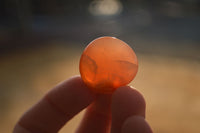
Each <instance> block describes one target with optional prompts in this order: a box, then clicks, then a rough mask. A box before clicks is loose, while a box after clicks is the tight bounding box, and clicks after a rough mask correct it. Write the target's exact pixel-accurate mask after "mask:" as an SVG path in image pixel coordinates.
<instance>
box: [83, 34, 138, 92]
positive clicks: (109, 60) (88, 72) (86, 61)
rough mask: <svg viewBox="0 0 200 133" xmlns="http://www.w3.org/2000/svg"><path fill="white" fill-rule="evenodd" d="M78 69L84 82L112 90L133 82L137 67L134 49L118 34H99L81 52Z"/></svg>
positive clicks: (103, 89) (96, 90) (98, 88)
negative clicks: (116, 35) (98, 36)
mask: <svg viewBox="0 0 200 133" xmlns="http://www.w3.org/2000/svg"><path fill="white" fill-rule="evenodd" d="M79 70H80V74H81V77H82V79H83V81H84V83H85V84H86V85H87V86H88V87H89V88H90V89H92V90H93V91H95V92H96V93H112V92H113V91H114V90H116V89H117V88H118V87H120V86H124V85H127V84H128V83H130V82H131V81H132V80H133V79H134V77H135V76H136V73H137V71H138V61H137V57H136V54H135V52H134V51H133V49H132V48H131V47H130V46H129V45H128V44H126V43H125V42H123V41H121V40H119V39H117V38H115V37H108V36H105V37H100V38H97V39H95V40H93V41H92V42H90V43H89V44H88V46H87V47H86V48H85V50H84V51H83V53H82V55H81V59H80V64H79Z"/></svg>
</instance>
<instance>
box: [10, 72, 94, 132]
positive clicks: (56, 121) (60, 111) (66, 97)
mask: <svg viewBox="0 0 200 133" xmlns="http://www.w3.org/2000/svg"><path fill="white" fill-rule="evenodd" d="M94 99H95V94H93V93H92V92H91V91H90V89H88V88H87V87H86V85H85V84H84V83H83V81H82V79H81V78H80V76H75V77H72V78H70V79H68V80H66V81H64V82H63V83H61V84H59V85H58V86H56V87H55V88H54V89H52V90H51V91H49V92H48V93H47V94H46V95H45V96H44V97H43V98H42V99H41V100H40V101H39V102H38V103H37V104H36V105H34V106H33V107H32V108H31V109H29V110H28V111H27V112H26V113H25V114H24V115H23V116H22V118H21V119H20V120H19V122H18V123H17V125H16V127H15V129H14V133H19V132H20V131H22V130H21V129H26V130H27V131H30V132H37V133H40V132H46V133H55V132H58V130H59V129H60V128H61V127H62V126H63V125H64V124H65V123H66V122H67V121H69V120H70V119H71V118H72V117H73V116H74V115H76V114H77V113H79V112H80V111H81V110H82V109H84V108H86V107H87V106H88V105H89V104H90V103H91V102H92V101H93V100H94ZM20 133H21V132H20Z"/></svg>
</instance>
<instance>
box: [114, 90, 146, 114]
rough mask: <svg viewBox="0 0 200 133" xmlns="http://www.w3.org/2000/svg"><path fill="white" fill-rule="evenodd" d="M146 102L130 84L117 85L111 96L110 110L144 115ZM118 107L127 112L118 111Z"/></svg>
mask: <svg viewBox="0 0 200 133" xmlns="http://www.w3.org/2000/svg"><path fill="white" fill-rule="evenodd" d="M145 108H146V103H145V99H144V97H143V96H142V94H141V93H140V92H139V91H137V90H136V89H134V88H132V87H130V86H122V87H119V88H118V89H117V90H116V91H115V92H114V93H113V96H112V110H113V111H114V113H115V112H116V111H117V112H119V113H128V112H130V113H131V114H135V115H141V116H143V117H145ZM119 109H120V110H121V109H122V110H124V109H127V110H126V111H128V112H120V111H119ZM124 111H125V110H124Z"/></svg>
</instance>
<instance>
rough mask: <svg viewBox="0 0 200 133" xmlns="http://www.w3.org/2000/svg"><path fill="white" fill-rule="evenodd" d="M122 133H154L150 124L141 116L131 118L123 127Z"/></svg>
mask: <svg viewBox="0 0 200 133" xmlns="http://www.w3.org/2000/svg"><path fill="white" fill-rule="evenodd" d="M122 133H153V132H152V130H151V128H150V126H149V125H148V123H147V122H146V121H145V119H144V118H143V117H141V116H131V117H129V118H128V119H127V120H126V121H125V122H124V124H123V126H122Z"/></svg>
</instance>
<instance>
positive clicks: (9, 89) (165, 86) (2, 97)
mask: <svg viewBox="0 0 200 133" xmlns="http://www.w3.org/2000/svg"><path fill="white" fill-rule="evenodd" d="M51 44H52V45H51ZM51 44H49V45H44V47H41V48H35V49H32V50H28V51H18V52H15V53H12V54H9V55H6V56H2V57H0V59H1V62H0V118H1V120H0V132H2V133H6V132H11V131H12V129H13V127H14V125H15V123H16V122H17V120H18V119H19V117H20V116H21V115H22V114H23V113H24V112H25V111H26V110H27V109H28V108H29V107H31V106H32V105H33V104H34V103H35V102H37V101H38V100H39V99H40V98H41V97H42V96H43V95H44V94H45V93H46V92H47V91H48V90H49V89H50V88H52V87H53V86H55V85H56V84H58V83H59V82H61V81H62V80H64V79H67V78H69V77H70V76H73V75H76V74H79V70H78V63H79V57H80V54H81V51H82V50H83V49H80V48H75V47H67V46H64V45H58V46H56V45H54V44H53V43H51ZM72 45H73V44H72ZM72 45H71V46H72ZM45 46H46V47H45ZM47 46H48V47H47ZM136 54H137V51H136ZM137 56H138V60H139V72H138V74H137V76H136V78H135V79H134V81H133V82H132V83H131V84H130V85H132V86H134V87H136V88H137V89H138V90H139V91H140V92H141V93H142V94H143V95H144V97H145V99H146V103H147V110H146V112H147V115H146V116H147V120H148V121H149V123H150V124H151V126H152V128H153V130H154V132H155V133H199V132H200V127H199V123H200V61H199V60H197V59H186V58H180V57H179V58H178V57H170V56H160V55H148V54H140V53H138V54H137ZM82 115H83V112H82V113H80V114H79V115H78V116H77V117H75V118H74V119H73V120H72V121H70V122H69V123H68V124H67V125H66V126H65V127H64V128H63V129H62V130H61V131H60V132H61V133H64V132H69V133H70V132H73V131H74V130H75V128H76V126H77V125H78V124H79V121H80V119H81V117H82Z"/></svg>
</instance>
